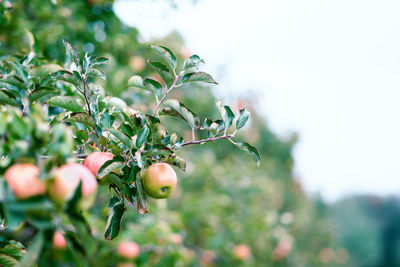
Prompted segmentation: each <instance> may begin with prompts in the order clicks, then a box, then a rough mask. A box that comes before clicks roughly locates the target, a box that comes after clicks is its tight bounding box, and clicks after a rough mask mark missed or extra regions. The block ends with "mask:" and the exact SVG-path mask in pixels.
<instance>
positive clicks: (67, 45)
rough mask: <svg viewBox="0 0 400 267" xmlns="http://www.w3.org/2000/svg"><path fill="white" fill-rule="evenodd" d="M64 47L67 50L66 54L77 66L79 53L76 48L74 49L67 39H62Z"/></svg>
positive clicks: (78, 64)
mask: <svg viewBox="0 0 400 267" xmlns="http://www.w3.org/2000/svg"><path fill="white" fill-rule="evenodd" d="M63 43H64V46H65V49H66V50H67V56H68V57H69V58H70V59H71V60H72V62H74V63H75V65H76V66H77V67H79V66H80V61H81V60H80V57H79V53H78V50H76V48H75V47H73V46H72V45H71V44H70V43H68V42H67V41H65V40H63Z"/></svg>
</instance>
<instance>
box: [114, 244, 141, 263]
mask: <svg viewBox="0 0 400 267" xmlns="http://www.w3.org/2000/svg"><path fill="white" fill-rule="evenodd" d="M139 253H140V247H139V245H138V244H136V243H135V242H133V241H122V242H121V243H120V244H119V245H118V255H119V256H121V257H123V258H126V259H131V260H133V259H136V258H137V257H138V256H139Z"/></svg>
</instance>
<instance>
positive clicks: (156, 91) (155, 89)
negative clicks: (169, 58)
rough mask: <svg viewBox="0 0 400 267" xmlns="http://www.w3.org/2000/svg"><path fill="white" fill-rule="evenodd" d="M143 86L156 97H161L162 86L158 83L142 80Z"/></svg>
mask: <svg viewBox="0 0 400 267" xmlns="http://www.w3.org/2000/svg"><path fill="white" fill-rule="evenodd" d="M143 84H144V86H145V87H147V88H149V89H150V90H151V91H152V92H153V93H154V94H155V95H156V96H161V92H162V85H161V84H160V83H159V82H157V81H155V80H153V79H149V78H146V79H144V81H143Z"/></svg>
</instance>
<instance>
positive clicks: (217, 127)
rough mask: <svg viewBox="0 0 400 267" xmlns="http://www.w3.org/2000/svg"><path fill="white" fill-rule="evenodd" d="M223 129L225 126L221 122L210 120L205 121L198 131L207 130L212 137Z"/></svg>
mask: <svg viewBox="0 0 400 267" xmlns="http://www.w3.org/2000/svg"><path fill="white" fill-rule="evenodd" d="M224 129H225V124H224V122H223V121H221V120H217V121H212V120H210V119H207V118H206V119H205V120H204V123H203V125H202V126H201V128H200V130H207V131H209V132H210V133H211V134H212V135H216V134H218V133H219V132H220V131H223V130H224Z"/></svg>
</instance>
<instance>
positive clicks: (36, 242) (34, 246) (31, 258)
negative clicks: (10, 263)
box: [18, 232, 45, 267]
mask: <svg viewBox="0 0 400 267" xmlns="http://www.w3.org/2000/svg"><path fill="white" fill-rule="evenodd" d="M44 241H45V239H44V234H43V233H42V232H38V233H37V234H36V236H35V238H34V239H33V241H32V243H31V244H30V246H29V248H28V250H27V253H26V254H25V255H24V256H23V257H22V259H21V262H20V263H19V265H18V266H20V267H30V266H34V265H35V264H36V262H37V260H38V259H39V256H40V252H41V251H42V248H43V245H44Z"/></svg>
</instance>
